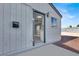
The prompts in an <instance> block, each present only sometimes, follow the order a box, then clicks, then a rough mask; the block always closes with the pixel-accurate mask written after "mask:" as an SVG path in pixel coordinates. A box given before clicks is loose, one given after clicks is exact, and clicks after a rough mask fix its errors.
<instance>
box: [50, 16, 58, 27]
mask: <svg viewBox="0 0 79 59" xmlns="http://www.w3.org/2000/svg"><path fill="white" fill-rule="evenodd" d="M56 24H57V19H56V18H55V17H51V25H52V26H56Z"/></svg>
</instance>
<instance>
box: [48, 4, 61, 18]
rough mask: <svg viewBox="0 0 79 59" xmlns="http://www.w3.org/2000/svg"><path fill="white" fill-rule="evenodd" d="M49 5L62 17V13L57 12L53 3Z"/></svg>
mask: <svg viewBox="0 0 79 59" xmlns="http://www.w3.org/2000/svg"><path fill="white" fill-rule="evenodd" d="M49 5H50V6H51V7H52V8H53V9H54V10H55V11H56V13H57V14H58V15H59V16H60V17H62V15H61V14H60V12H59V11H58V10H57V8H56V7H55V6H54V5H53V4H52V3H49Z"/></svg>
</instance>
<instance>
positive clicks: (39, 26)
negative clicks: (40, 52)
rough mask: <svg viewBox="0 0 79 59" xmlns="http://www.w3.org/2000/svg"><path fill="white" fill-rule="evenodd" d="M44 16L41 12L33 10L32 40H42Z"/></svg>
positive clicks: (37, 41) (35, 41)
mask: <svg viewBox="0 0 79 59" xmlns="http://www.w3.org/2000/svg"><path fill="white" fill-rule="evenodd" d="M44 17H45V15H44V14H43V13H40V12H38V11H34V12H33V18H34V21H33V42H34V44H35V43H40V42H44Z"/></svg>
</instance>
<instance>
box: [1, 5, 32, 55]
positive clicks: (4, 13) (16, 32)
mask: <svg viewBox="0 0 79 59" xmlns="http://www.w3.org/2000/svg"><path fill="white" fill-rule="evenodd" d="M29 12H30V13H29ZM29 15H30V16H29ZM12 21H18V22H19V25H20V26H19V28H12ZM30 42H31V43H30ZM28 45H29V46H28ZM30 46H32V9H31V8H30V7H29V6H26V5H23V4H0V54H2V55H4V54H5V55H6V54H8V53H14V52H17V51H21V50H22V49H27V48H28V47H30Z"/></svg>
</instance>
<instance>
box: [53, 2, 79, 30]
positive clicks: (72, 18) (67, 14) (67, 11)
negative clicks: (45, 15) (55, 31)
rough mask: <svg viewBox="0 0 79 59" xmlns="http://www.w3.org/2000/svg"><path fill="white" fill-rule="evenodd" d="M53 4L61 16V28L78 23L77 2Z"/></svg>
mask: <svg viewBox="0 0 79 59" xmlns="http://www.w3.org/2000/svg"><path fill="white" fill-rule="evenodd" d="M54 6H55V7H56V8H57V9H58V11H59V12H60V13H61V15H62V16H63V17H62V19H61V24H62V28H65V27H69V26H70V25H72V26H73V27H76V25H77V24H79V3H54Z"/></svg>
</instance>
